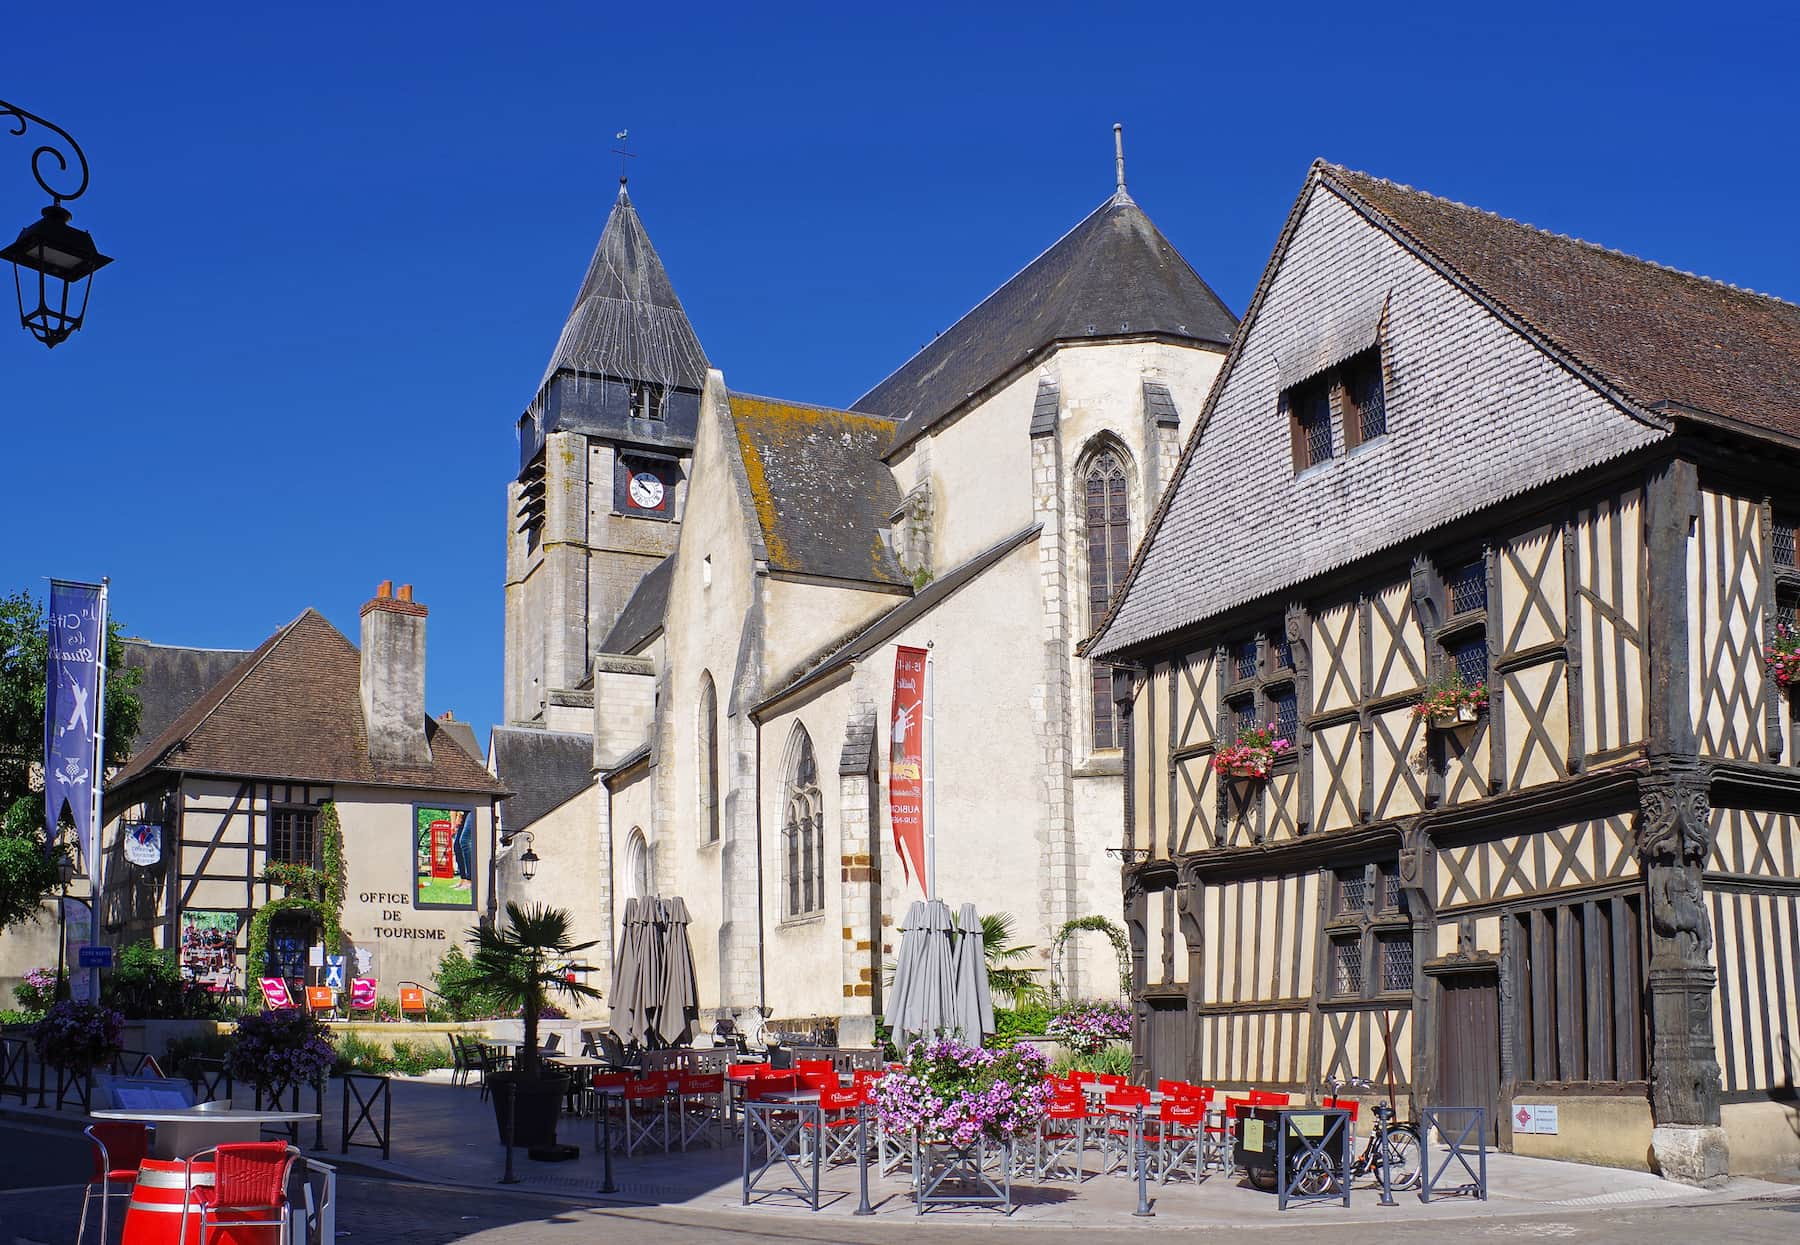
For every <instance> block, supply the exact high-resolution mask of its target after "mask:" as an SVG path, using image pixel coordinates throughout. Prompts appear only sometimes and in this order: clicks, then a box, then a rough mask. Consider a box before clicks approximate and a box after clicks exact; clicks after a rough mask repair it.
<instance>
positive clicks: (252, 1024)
mask: <svg viewBox="0 0 1800 1245" xmlns="http://www.w3.org/2000/svg"><path fill="white" fill-rule="evenodd" d="M336 1061H337V1053H336V1051H335V1050H333V1049H332V1045H331V1031H330V1030H329V1029H327V1028H326V1027H325V1022H324V1021H322V1020H320V1019H319V1018H318V1017H317V1016H314V1015H313V1014H311V1013H310V1012H308V1011H306V1010H305V1009H304V1008H298V1007H289V1008H283V1009H281V1010H280V1011H262V1012H253V1013H251V1014H249V1015H247V1016H244V1017H242V1018H241V1019H239V1021H238V1022H237V1029H236V1034H235V1037H234V1040H233V1042H232V1044H231V1050H230V1052H229V1053H228V1054H227V1055H226V1056H225V1067H226V1070H227V1071H228V1072H230V1074H231V1078H232V1079H233V1080H234V1081H243V1082H245V1083H247V1084H249V1085H252V1086H255V1088H256V1093H257V1097H258V1099H263V1098H267V1099H269V1100H271V1101H272V1102H273V1103H274V1104H275V1105H277V1106H279V1105H280V1099H281V1095H282V1094H283V1093H284V1092H285V1091H287V1090H288V1089H291V1088H294V1087H296V1086H300V1085H317V1084H319V1083H320V1082H321V1081H323V1080H324V1079H325V1078H326V1077H328V1076H330V1075H331V1069H332V1065H333V1064H334V1063H336Z"/></svg>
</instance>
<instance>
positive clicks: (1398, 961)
mask: <svg viewBox="0 0 1800 1245" xmlns="http://www.w3.org/2000/svg"><path fill="white" fill-rule="evenodd" d="M1376 945H1377V946H1378V947H1379V948H1380V949H1381V989H1382V991H1383V993H1386V994H1411V993H1412V988H1413V944H1412V935H1411V934H1410V933H1394V934H1383V935H1382V936H1381V939H1380V941H1379V942H1378V943H1377V944H1376Z"/></svg>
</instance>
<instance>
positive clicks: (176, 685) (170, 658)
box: [120, 639, 250, 752]
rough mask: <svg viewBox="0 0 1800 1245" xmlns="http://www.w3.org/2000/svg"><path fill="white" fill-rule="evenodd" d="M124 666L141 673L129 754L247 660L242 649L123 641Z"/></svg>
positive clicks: (156, 734) (148, 740)
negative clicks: (135, 727)
mask: <svg viewBox="0 0 1800 1245" xmlns="http://www.w3.org/2000/svg"><path fill="white" fill-rule="evenodd" d="M120 649H121V650H122V651H121V656H120V660H121V662H122V663H123V664H124V665H127V666H132V667H135V668H136V669H138V670H140V671H142V676H141V677H140V679H139V682H138V686H137V698H138V701H139V703H140V704H142V706H143V712H142V714H141V716H140V717H139V718H138V733H137V736H136V738H135V739H134V740H133V741H132V745H133V751H134V752H135V751H136V749H137V747H138V746H140V745H142V744H146V743H149V742H150V741H151V740H152V739H155V738H156V737H157V736H158V735H160V734H162V733H163V731H164V730H165V729H167V727H168V725H169V723H171V722H173V721H174V720H175V719H176V718H178V717H180V716H181V714H182V712H183V711H184V710H185V709H186V708H187V707H188V706H189V705H191V704H193V703H194V702H195V701H196V700H199V699H200V697H201V695H203V694H204V693H205V692H206V690H207V689H208V688H210V687H211V686H212V685H213V684H215V683H217V682H218V681H219V680H220V679H222V678H224V677H225V676H226V675H227V674H229V673H230V672H231V671H232V669H233V668H234V667H236V666H237V664H238V663H239V662H241V661H243V660H244V658H246V657H248V656H250V650H248V649H242V648H183V647H180V646H179V645H174V644H152V643H151V642H150V641H148V640H136V639H133V640H126V641H124V642H123V643H122V644H121V645H120Z"/></svg>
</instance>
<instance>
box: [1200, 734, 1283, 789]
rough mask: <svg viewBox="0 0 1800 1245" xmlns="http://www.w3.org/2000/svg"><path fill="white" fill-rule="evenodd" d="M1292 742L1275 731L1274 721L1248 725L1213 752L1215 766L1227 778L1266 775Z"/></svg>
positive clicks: (1261, 776)
mask: <svg viewBox="0 0 1800 1245" xmlns="http://www.w3.org/2000/svg"><path fill="white" fill-rule="evenodd" d="M1293 746H1294V744H1293V741H1292V740H1290V739H1286V738H1284V737H1282V736H1280V735H1278V734H1276V733H1275V725H1274V723H1270V724H1268V725H1266V726H1252V727H1248V728H1246V729H1244V730H1241V731H1239V732H1238V736H1237V738H1236V739H1235V740H1233V741H1232V742H1231V743H1230V744H1227V745H1226V746H1225V747H1223V748H1220V749H1219V750H1218V752H1216V753H1214V754H1213V769H1214V770H1216V771H1217V772H1218V773H1220V774H1221V775H1223V776H1224V777H1226V778H1253V779H1265V778H1267V777H1268V776H1269V774H1270V772H1271V771H1273V770H1274V768H1275V762H1276V760H1278V759H1279V758H1280V757H1281V755H1282V754H1283V753H1285V752H1287V750H1288V749H1290V748H1292V747H1293Z"/></svg>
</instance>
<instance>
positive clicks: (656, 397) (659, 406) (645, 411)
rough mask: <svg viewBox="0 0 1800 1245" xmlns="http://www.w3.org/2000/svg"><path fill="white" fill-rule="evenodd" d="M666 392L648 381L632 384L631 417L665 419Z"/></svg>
mask: <svg viewBox="0 0 1800 1245" xmlns="http://www.w3.org/2000/svg"><path fill="white" fill-rule="evenodd" d="M666 392H667V391H666V390H665V389H664V388H663V387H662V386H661V385H657V384H652V383H651V382H650V381H647V380H634V381H632V382H631V417H632V418H633V419H661V418H662V417H663V397H664V395H665V394H666Z"/></svg>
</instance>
